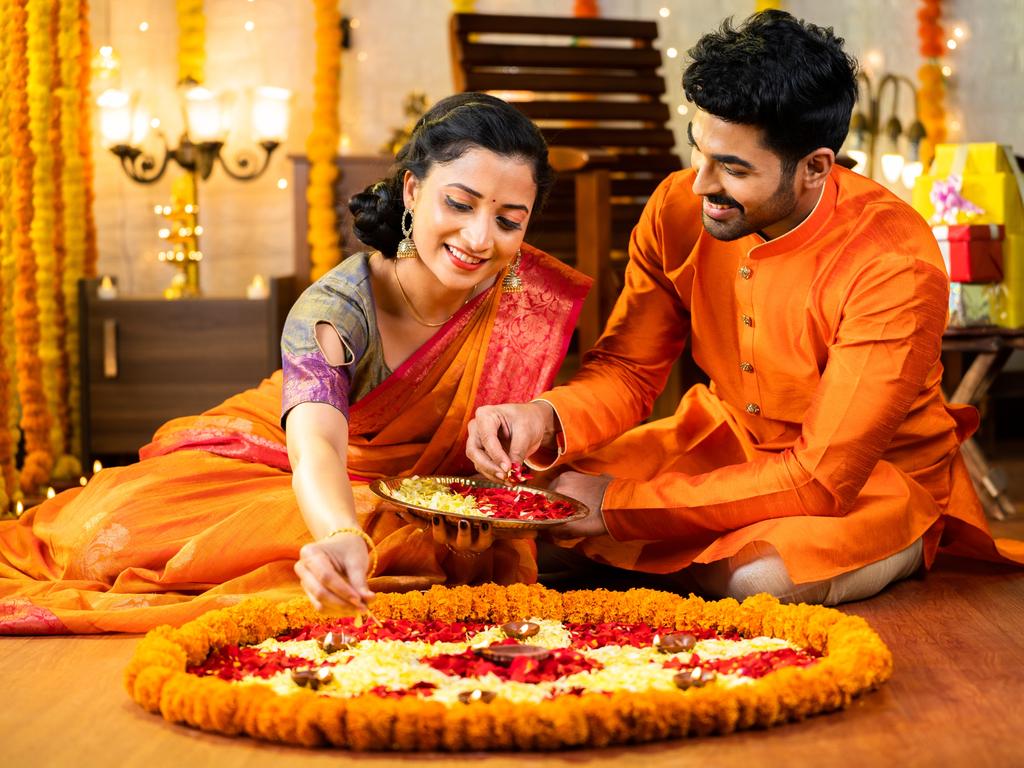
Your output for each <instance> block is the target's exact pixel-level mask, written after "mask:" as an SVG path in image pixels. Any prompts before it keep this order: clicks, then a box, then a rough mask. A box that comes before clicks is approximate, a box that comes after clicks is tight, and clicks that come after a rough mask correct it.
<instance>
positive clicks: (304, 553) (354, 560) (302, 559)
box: [295, 533, 374, 611]
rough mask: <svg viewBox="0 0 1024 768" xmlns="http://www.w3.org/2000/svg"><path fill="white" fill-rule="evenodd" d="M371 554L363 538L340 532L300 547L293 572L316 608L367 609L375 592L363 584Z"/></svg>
mask: <svg viewBox="0 0 1024 768" xmlns="http://www.w3.org/2000/svg"><path fill="white" fill-rule="evenodd" d="M369 562H370V556H369V552H368V551H367V549H366V544H365V543H364V542H363V539H362V537H360V536H358V535H356V534H353V533H339V534H335V535H334V536H329V537H327V538H324V539H320V540H318V541H314V542H311V543H309V544H306V545H305V546H303V547H302V549H300V550H299V560H298V562H297V563H295V573H296V574H297V575H298V577H299V581H300V582H301V583H302V588H303V589H304V590H305V591H306V594H307V595H308V596H309V599H310V602H312V603H313V606H314V607H315V608H316V609H317V610H322V609H323V608H325V607H335V608H348V607H355V608H357V609H359V610H361V611H365V610H367V606H366V601H368V600H370V599H372V598H373V597H374V593H373V592H371V591H370V588H369V587H368V586H367V584H366V571H367V568H368V566H369Z"/></svg>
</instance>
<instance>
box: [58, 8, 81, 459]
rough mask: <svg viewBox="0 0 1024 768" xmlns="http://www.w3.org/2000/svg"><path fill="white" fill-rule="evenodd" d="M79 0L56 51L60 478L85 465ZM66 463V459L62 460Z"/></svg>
mask: <svg viewBox="0 0 1024 768" xmlns="http://www.w3.org/2000/svg"><path fill="white" fill-rule="evenodd" d="M81 11H82V7H81V2H80V0H60V10H59V18H58V25H57V26H58V40H57V46H56V48H57V52H58V58H59V62H60V85H59V87H58V88H57V90H56V94H57V101H58V104H59V115H60V122H59V133H58V135H57V137H56V143H57V144H58V145H59V146H60V150H61V152H60V156H61V160H62V162H61V174H60V179H59V183H60V190H61V196H60V197H61V208H60V211H61V215H60V216H59V217H58V225H59V228H58V230H59V232H60V233H61V235H62V237H61V238H60V239H59V243H60V247H59V248H58V257H59V259H60V260H61V261H62V269H61V270H60V272H59V273H58V281H57V287H56V290H57V296H58V297H59V298H60V304H59V305H58V306H61V307H62V308H63V310H64V317H65V324H64V335H63V341H64V344H63V350H62V352H63V354H62V362H63V365H62V371H63V373H64V376H63V380H62V381H61V382H60V384H61V386H62V393H63V394H64V395H65V397H64V398H63V399H64V402H66V403H67V408H66V410H65V411H64V412H62V413H61V414H60V415H61V417H62V426H63V431H64V445H63V451H64V453H65V455H66V456H67V459H64V461H63V463H65V464H66V466H62V467H58V468H55V470H54V474H55V475H56V476H58V477H75V476H76V475H81V467H79V466H77V461H74V462H73V463H72V462H71V461H70V457H71V456H74V455H80V454H81V431H82V430H81V404H80V402H79V400H80V393H81V384H80V381H79V376H78V363H79V357H78V342H79V328H78V280H79V278H81V277H82V276H83V274H84V271H85V240H86V228H85V194H84V192H85V179H84V166H85V163H84V160H83V157H82V155H81V153H80V152H79V141H80V137H79V129H78V124H79V122H80V121H81V120H82V117H81V109H80V107H81V102H80V98H79V89H78V84H79V82H80V80H81V77H80V72H79V68H80V67H81V66H82V55H81V54H82V50H81V49H82V41H81V30H80V25H81V17H80V16H79V14H80V12H81ZM58 463H62V462H60V461H59V462H58Z"/></svg>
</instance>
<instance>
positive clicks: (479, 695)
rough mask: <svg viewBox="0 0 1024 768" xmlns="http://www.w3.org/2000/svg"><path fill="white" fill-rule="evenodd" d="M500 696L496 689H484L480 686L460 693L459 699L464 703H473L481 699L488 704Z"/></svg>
mask: <svg viewBox="0 0 1024 768" xmlns="http://www.w3.org/2000/svg"><path fill="white" fill-rule="evenodd" d="M497 697H498V694H496V693H495V692H494V691H482V690H480V689H479V688H477V689H476V690H472V691H463V692H462V693H460V694H459V701H461V702H462V703H463V704H472V703H473V702H476V701H479V702H481V703H483V704H488V703H490V702H492V701H494V700H495V699H496V698H497Z"/></svg>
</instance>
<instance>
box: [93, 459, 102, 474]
mask: <svg viewBox="0 0 1024 768" xmlns="http://www.w3.org/2000/svg"><path fill="white" fill-rule="evenodd" d="M101 469H103V464H102V463H101V462H100V460H99V459H96V460H95V461H94V462H93V463H92V473H93V474H94V475H95V474H98V473H99V471H100V470H101Z"/></svg>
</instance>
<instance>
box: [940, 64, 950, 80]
mask: <svg viewBox="0 0 1024 768" xmlns="http://www.w3.org/2000/svg"><path fill="white" fill-rule="evenodd" d="M942 74H943V75H944V76H945V77H949V76H950V75H952V74H953V68H952V67H951V66H949V64H944V65H943V66H942Z"/></svg>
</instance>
